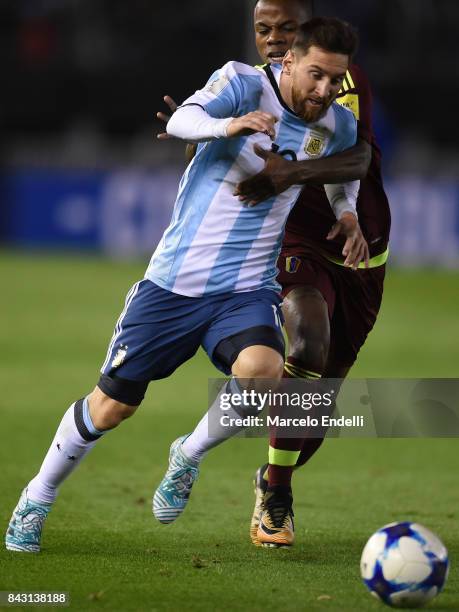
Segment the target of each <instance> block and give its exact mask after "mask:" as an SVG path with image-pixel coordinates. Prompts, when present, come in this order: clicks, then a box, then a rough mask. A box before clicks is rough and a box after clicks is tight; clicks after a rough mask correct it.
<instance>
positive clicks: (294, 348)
mask: <svg viewBox="0 0 459 612" xmlns="http://www.w3.org/2000/svg"><path fill="white" fill-rule="evenodd" d="M329 348H330V333H329V332H325V333H323V334H322V335H318V334H317V331H314V330H311V329H310V328H307V327H305V329H302V330H301V334H300V335H298V336H297V337H296V338H295V342H292V344H291V345H290V352H289V356H290V357H295V359H298V360H299V361H300V362H301V363H302V364H303V367H304V368H306V369H307V370H312V371H313V372H318V373H320V374H322V373H323V371H324V369H325V365H326V363H327V357H328V351H329Z"/></svg>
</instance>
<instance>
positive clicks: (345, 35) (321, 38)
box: [292, 17, 359, 58]
mask: <svg viewBox="0 0 459 612" xmlns="http://www.w3.org/2000/svg"><path fill="white" fill-rule="evenodd" d="M358 43H359V37H358V34H357V30H356V29H355V28H354V27H353V26H351V25H350V24H349V23H347V22H346V21H342V20H341V19H336V18H334V17H314V18H313V19H311V20H310V21H307V22H306V23H303V24H302V25H301V27H300V28H299V30H298V34H297V36H296V38H295V42H294V43H293V45H292V50H293V51H298V52H300V53H301V54H306V53H307V52H308V51H309V49H310V47H313V46H314V47H319V48H320V49H324V51H330V52H331V53H341V54H343V55H348V56H349V58H352V57H353V56H354V55H355V53H356V51H357V47H358Z"/></svg>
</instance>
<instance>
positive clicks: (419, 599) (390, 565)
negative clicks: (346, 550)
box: [360, 522, 448, 608]
mask: <svg viewBox="0 0 459 612" xmlns="http://www.w3.org/2000/svg"><path fill="white" fill-rule="evenodd" d="M360 571H361V574H362V578H363V581H364V583H365V584H366V586H367V587H368V588H369V590H370V592H371V594H372V595H374V596H375V597H377V598H378V599H380V600H382V601H383V602H384V603H386V604H388V605H389V606H393V607H394V608H417V607H419V606H423V605H424V604H425V603H427V602H428V601H430V600H431V599H433V598H434V597H435V596H436V595H437V594H438V593H439V592H440V591H441V589H442V588H443V585H444V584H445V582H446V578H447V576H448V551H447V550H446V548H445V547H444V546H443V543H442V542H441V540H440V539H439V538H438V537H437V536H436V535H435V534H433V533H432V532H431V531H429V530H428V529H426V528H425V527H423V526H422V525H419V524H418V523H409V522H406V523H390V524H389V525H386V526H385V527H381V529H379V530H378V531H377V532H376V533H374V534H373V535H372V536H371V538H370V539H369V540H368V542H367V543H366V545H365V548H364V549H363V553H362V559H361V561H360Z"/></svg>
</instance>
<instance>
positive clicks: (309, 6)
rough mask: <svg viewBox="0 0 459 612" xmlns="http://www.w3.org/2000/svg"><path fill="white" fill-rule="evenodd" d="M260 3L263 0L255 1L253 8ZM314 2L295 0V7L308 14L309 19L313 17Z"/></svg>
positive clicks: (313, 0)
mask: <svg viewBox="0 0 459 612" xmlns="http://www.w3.org/2000/svg"><path fill="white" fill-rule="evenodd" d="M265 1H269V0H265ZM261 2H263V0H256V2H255V7H256V6H257V5H258V4H260V3H261ZM314 2H315V0H296V3H297V5H298V6H299V7H300V8H302V9H304V10H305V11H306V13H309V15H310V16H311V17H312V16H313V15H314Z"/></svg>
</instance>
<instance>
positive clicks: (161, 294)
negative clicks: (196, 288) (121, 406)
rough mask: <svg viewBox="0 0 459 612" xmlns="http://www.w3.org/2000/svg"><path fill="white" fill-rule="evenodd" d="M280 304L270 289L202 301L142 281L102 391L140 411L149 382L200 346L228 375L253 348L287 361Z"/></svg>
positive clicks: (123, 320)
mask: <svg viewBox="0 0 459 612" xmlns="http://www.w3.org/2000/svg"><path fill="white" fill-rule="evenodd" d="M280 302H281V297H280V296H279V295H278V294H277V293H276V292H274V291H272V290H270V289H258V290H256V291H247V292H243V293H226V294H220V295H212V296H203V297H198V298H196V297H187V296H183V295H178V294H176V293H172V292H170V291H167V290H166V289H162V288H161V287H159V286H158V285H156V284H154V283H153V282H152V281H150V280H148V279H144V280H142V281H139V282H138V283H136V284H135V285H134V286H133V287H132V288H131V290H130V291H129V293H128V295H127V297H126V303H125V307H124V310H123V312H122V313H121V315H120V317H119V319H118V322H117V324H116V327H115V331H114V334H113V337H112V340H111V342H110V345H109V348H108V351H107V356H106V359H105V361H104V364H103V366H102V368H101V373H102V376H101V379H100V381H99V387H100V388H101V389H102V391H104V393H106V394H107V395H109V397H112V398H113V399H116V400H118V401H122V402H123V403H126V404H131V405H137V404H138V403H140V401H141V400H142V399H143V395H144V393H145V390H146V388H147V386H148V382H150V381H151V380H158V379H161V378H166V377H167V376H170V375H171V374H172V373H173V372H174V370H176V369H177V368H178V367H179V366H180V365H181V364H183V363H184V362H185V361H187V360H188V359H190V358H191V357H192V356H193V355H194V354H195V353H196V351H197V350H198V348H199V347H200V346H202V348H203V349H204V350H205V351H206V353H207V354H208V356H209V358H210V360H211V361H212V363H213V364H214V365H215V366H216V367H217V368H218V369H219V370H220V371H222V372H223V373H224V374H230V373H231V366H232V364H233V363H234V361H235V359H236V358H237V355H238V353H239V352H240V351H241V350H242V349H243V348H246V347H247V346H251V345H255V344H261V345H265V346H269V347H271V348H274V349H275V350H277V352H279V353H280V354H281V355H282V357H283V356H284V349H285V347H284V339H283V335H282V323H283V318H282V311H281V309H280ZM136 383H139V384H136ZM127 400H129V401H127ZM134 400H136V402H137V403H135V404H134V403H133V401H134ZM139 400H140V401H139Z"/></svg>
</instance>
